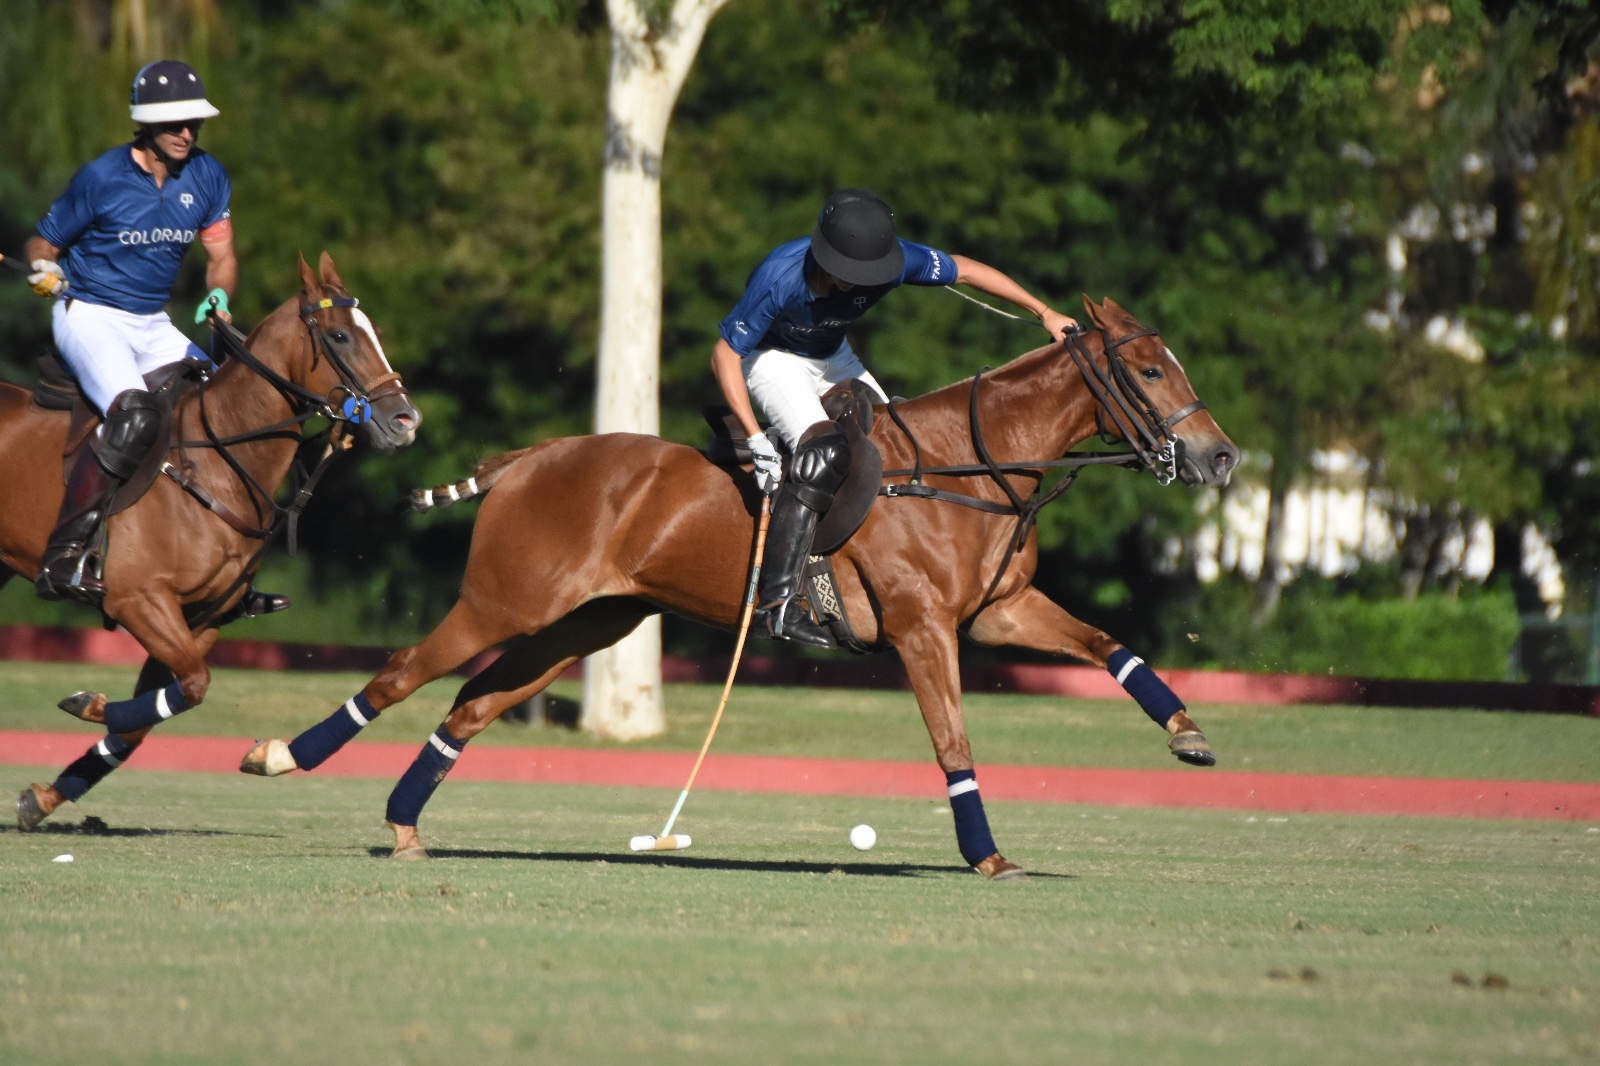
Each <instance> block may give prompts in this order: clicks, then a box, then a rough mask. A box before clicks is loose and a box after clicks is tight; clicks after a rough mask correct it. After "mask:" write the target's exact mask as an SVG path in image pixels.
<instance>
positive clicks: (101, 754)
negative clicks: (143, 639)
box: [17, 657, 176, 833]
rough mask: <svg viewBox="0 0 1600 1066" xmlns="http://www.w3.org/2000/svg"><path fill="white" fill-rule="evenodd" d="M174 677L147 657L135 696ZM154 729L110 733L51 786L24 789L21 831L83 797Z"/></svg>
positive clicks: (19, 804)
mask: <svg viewBox="0 0 1600 1066" xmlns="http://www.w3.org/2000/svg"><path fill="white" fill-rule="evenodd" d="M174 680H176V678H174V677H173V675H172V671H171V670H170V669H168V668H167V666H166V664H165V663H162V662H161V661H159V660H157V659H155V658H153V657H152V658H147V659H146V660H145V663H144V667H143V668H142V669H141V670H140V671H139V680H138V681H137V682H135V683H134V686H133V694H134V696H135V697H138V696H142V695H144V694H145V693H147V692H153V691H155V690H157V689H161V688H165V687H166V686H167V685H168V684H170V683H171V682H173V681H174ZM151 728H152V727H150V726H146V727H145V728H143V729H136V730H134V731H133V732H131V733H107V734H106V735H105V736H104V737H102V738H100V740H98V741H96V742H95V744H94V745H93V746H92V747H90V748H89V750H88V751H86V752H84V753H83V754H82V755H80V756H78V758H77V759H75V760H73V761H72V762H71V763H69V764H68V765H67V767H66V769H64V770H62V771H61V773H60V774H59V775H58V776H57V777H56V779H55V781H54V782H52V783H51V784H48V785H43V784H39V783H37V782H35V783H34V784H32V785H30V786H28V787H27V788H25V789H23V791H22V794H21V795H19V796H18V797H17V830H18V831H19V832H23V833H26V832H28V831H29V830H31V829H34V828H36V827H37V826H38V825H39V823H40V822H42V821H44V820H45V819H46V818H48V817H49V816H50V815H51V814H53V813H54V812H55V810H56V808H58V807H60V806H61V805H62V804H63V803H75V802H77V801H78V800H80V799H82V798H83V796H84V794H85V793H87V792H88V791H89V790H90V789H91V788H94V786H96V785H98V784H99V783H100V782H101V781H103V780H105V778H106V777H107V776H108V775H109V774H110V773H111V771H113V770H115V769H116V768H117V767H119V766H121V765H122V764H123V763H125V762H127V761H128V759H129V758H130V757H131V756H132V755H133V753H134V752H135V751H137V750H138V748H139V745H140V744H141V743H143V742H144V738H145V736H146V735H147V734H148V733H149V732H150V729H151Z"/></svg>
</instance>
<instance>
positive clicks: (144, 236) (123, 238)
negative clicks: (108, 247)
mask: <svg viewBox="0 0 1600 1066" xmlns="http://www.w3.org/2000/svg"><path fill="white" fill-rule="evenodd" d="M193 242H194V230H192V229H136V230H126V229H125V230H123V231H122V232H121V233H119V234H117V243H119V244H129V245H132V244H192V243H193Z"/></svg>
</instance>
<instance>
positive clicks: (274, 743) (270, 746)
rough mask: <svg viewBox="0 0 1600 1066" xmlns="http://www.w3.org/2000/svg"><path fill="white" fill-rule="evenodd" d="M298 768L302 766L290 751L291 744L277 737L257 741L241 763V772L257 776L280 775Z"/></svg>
mask: <svg viewBox="0 0 1600 1066" xmlns="http://www.w3.org/2000/svg"><path fill="white" fill-rule="evenodd" d="M298 769H300V766H299V764H297V763H296V762H295V761H294V756H293V755H292V754H291V753H290V752H289V745H287V744H285V743H284V742H283V741H281V740H278V739H276V738H274V739H272V740H260V741H257V742H256V746H255V747H253V748H251V749H250V750H249V751H248V752H246V753H245V757H244V760H243V761H242V762H240V763H239V772H240V773H242V774H255V775H256V776H257V777H278V776H280V775H282V774H286V773H288V772H289V771H290V770H298Z"/></svg>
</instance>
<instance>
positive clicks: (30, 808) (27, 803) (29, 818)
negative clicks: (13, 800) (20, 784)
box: [17, 785, 50, 833]
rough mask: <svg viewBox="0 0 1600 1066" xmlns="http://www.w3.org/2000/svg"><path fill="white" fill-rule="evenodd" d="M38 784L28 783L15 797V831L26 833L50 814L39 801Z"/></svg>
mask: <svg viewBox="0 0 1600 1066" xmlns="http://www.w3.org/2000/svg"><path fill="white" fill-rule="evenodd" d="M40 787H41V786H39V785H30V786H28V787H27V788H25V789H23V790H22V794H21V795H20V796H18V797H17V832H19V833H27V832H30V831H32V830H33V829H34V827H36V826H37V825H38V824H39V823H40V822H42V821H44V820H45V819H46V818H48V817H49V816H50V812H49V811H47V810H45V809H44V805H43V804H41V803H40V802H39V789H40Z"/></svg>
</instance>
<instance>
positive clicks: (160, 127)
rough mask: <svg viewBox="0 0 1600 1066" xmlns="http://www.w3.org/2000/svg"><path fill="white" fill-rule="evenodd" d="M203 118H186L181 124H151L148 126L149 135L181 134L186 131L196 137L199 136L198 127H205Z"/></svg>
mask: <svg viewBox="0 0 1600 1066" xmlns="http://www.w3.org/2000/svg"><path fill="white" fill-rule="evenodd" d="M205 121H206V120H205V119H203V118H186V119H184V120H183V121H181V122H152V123H150V125H149V129H150V132H151V133H182V132H183V131H184V130H188V131H189V132H190V133H193V134H194V135H195V136H196V137H198V136H200V127H201V126H203V125H205Z"/></svg>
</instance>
